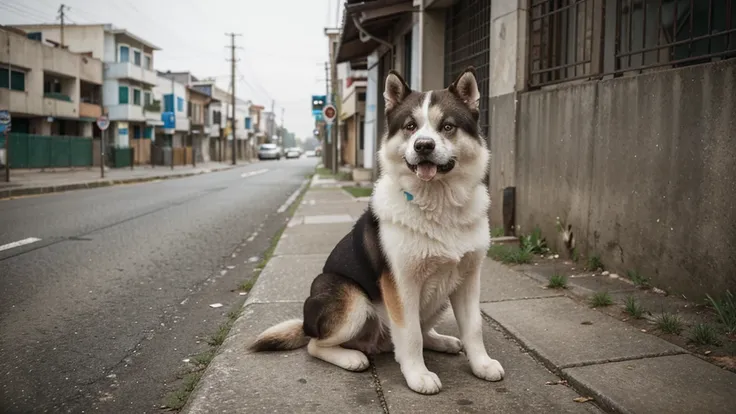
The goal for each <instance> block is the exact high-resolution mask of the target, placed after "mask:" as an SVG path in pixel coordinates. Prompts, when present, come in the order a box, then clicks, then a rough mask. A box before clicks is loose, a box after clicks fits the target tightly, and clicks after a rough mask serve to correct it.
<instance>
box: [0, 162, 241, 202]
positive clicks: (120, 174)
mask: <svg viewBox="0 0 736 414" xmlns="http://www.w3.org/2000/svg"><path fill="white" fill-rule="evenodd" d="M245 164H248V162H246V161H240V164H239V165H245ZM230 168H233V166H232V165H230V164H226V163H219V162H208V163H202V164H197V166H196V167H192V166H191V165H186V166H177V167H174V169H173V170H172V169H171V167H170V166H156V167H151V166H150V165H146V166H137V167H135V168H134V169H130V168H116V169H107V170H105V178H101V177H100V168H99V167H90V168H86V167H84V168H76V169H70V168H57V169H46V170H44V171H41V170H10V182H9V183H7V182H4V181H3V182H0V199H2V198H8V197H16V196H23V195H32V194H45V193H54V192H61V191H69V190H79V189H83V188H96V187H106V186H110V185H115V184H123V183H135V182H144V181H153V180H163V179H169V178H181V177H188V176H192V175H197V174H205V173H209V172H213V171H222V170H227V169H230ZM2 174H3V179H4V177H5V176H4V172H3V173H2Z"/></svg>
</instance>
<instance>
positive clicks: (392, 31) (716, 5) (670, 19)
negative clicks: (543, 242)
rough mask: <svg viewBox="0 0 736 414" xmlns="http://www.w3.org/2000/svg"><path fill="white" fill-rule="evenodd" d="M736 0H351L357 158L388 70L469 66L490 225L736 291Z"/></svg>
mask: <svg viewBox="0 0 736 414" xmlns="http://www.w3.org/2000/svg"><path fill="white" fill-rule="evenodd" d="M732 3H733V2H731V1H729V2H676V1H671V0H663V1H661V2H624V5H623V6H621V2H616V1H615V0H579V1H576V2H549V1H546V0H526V1H519V2H516V1H507V2H501V1H494V2H491V0H380V1H375V0H374V1H365V0H347V2H346V5H345V13H344V18H343V23H342V27H341V30H340V35H339V41H338V46H337V51H336V63H337V64H342V63H345V64H348V65H350V68H351V70H366V71H367V72H368V76H367V82H366V102H365V116H364V127H363V128H364V130H363V132H364V140H365V145H364V151H363V162H364V166H365V167H366V168H374V167H375V165H376V163H375V154H376V150H377V149H378V147H379V145H380V135H381V134H382V133H383V131H384V128H385V125H384V123H385V121H384V118H383V115H382V114H383V112H384V102H383V99H382V97H381V94H382V87H383V81H384V79H385V77H386V74H387V73H388V71H389V70H390V69H394V70H397V71H399V72H400V73H402V74H403V76H404V77H405V79H406V80H407V82H408V83H409V84H410V86H411V87H412V88H413V89H417V90H430V89H441V88H444V87H446V86H447V85H449V84H450V83H451V82H452V81H453V80H454V79H455V77H456V76H457V75H458V74H459V73H460V71H462V70H463V69H464V68H465V67H466V66H468V65H473V66H474V67H475V68H476V71H477V80H478V84H479V89H480V92H481V100H480V126H481V130H482V131H483V133H484V135H485V137H486V139H487V143H488V145H489V148H490V151H491V164H490V170H489V176H488V180H487V185H488V189H489V192H490V195H491V199H492V203H491V208H490V217H489V220H490V222H491V224H492V226H494V227H499V228H503V230H504V232H505V233H506V234H509V235H513V234H516V235H522V234H525V233H528V232H529V231H531V230H532V229H533V228H535V227H539V228H540V229H541V231H542V234H543V235H544V236H545V238H546V239H547V241H548V244H549V245H550V246H551V247H552V248H554V249H555V250H557V251H560V252H562V253H565V254H568V255H569V257H571V258H576V257H583V258H584V257H592V256H598V257H600V258H601V260H602V261H603V263H604V264H605V265H606V267H607V268H609V269H611V271H615V272H617V273H619V274H624V275H625V274H627V272H636V273H638V274H640V275H644V276H645V277H647V278H649V279H650V280H651V283H652V284H654V285H655V286H657V287H659V288H661V289H664V290H666V291H668V292H676V293H683V294H685V295H687V297H688V298H702V297H703V296H704V295H705V294H706V293H709V294H711V295H719V294H720V293H721V292H723V291H725V290H726V289H731V290H732V291H734V290H736V278H734V277H733V272H732V270H733V269H734V268H736V257H735V256H734V255H733V254H730V252H731V251H732V250H733V248H734V247H736V246H735V245H734V240H736V227H734V226H733V223H734V222H736V207H735V206H736V204H734V203H733V202H732V201H731V200H732V199H733V197H732V194H733V191H734V184H733V183H734V182H736V164H734V163H733V159H736V152H734V151H736V145H734V142H733V131H735V130H736V124H735V122H736V117H734V116H733V115H734V112H733V108H734V107H735V106H736V59H733V58H734V57H736V34H734V33H732V32H733V24H732V23H730V22H733V21H736V7H733V4H732ZM729 4H731V5H730V6H729ZM377 173H378V172H377V171H374V177H375V175H377ZM561 228H564V229H568V230H571V231H572V234H573V237H572V241H571V242H570V241H569V239H568V242H567V243H566V242H564V240H563V236H562V234H561V233H560V230H559V229H561Z"/></svg>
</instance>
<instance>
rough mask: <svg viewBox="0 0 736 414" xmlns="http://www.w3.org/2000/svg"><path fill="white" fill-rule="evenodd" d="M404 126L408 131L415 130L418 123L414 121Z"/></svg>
mask: <svg viewBox="0 0 736 414" xmlns="http://www.w3.org/2000/svg"><path fill="white" fill-rule="evenodd" d="M404 128H405V129H406V130H407V131H413V130H415V129H417V124H416V123H414V122H409V123H408V124H406V126H405V127H404Z"/></svg>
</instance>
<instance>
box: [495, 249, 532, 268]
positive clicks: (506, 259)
mask: <svg viewBox="0 0 736 414" xmlns="http://www.w3.org/2000/svg"><path fill="white" fill-rule="evenodd" d="M488 257H490V258H492V259H493V260H496V261H499V262H501V263H504V264H525V263H529V262H531V261H532V254H531V252H529V251H527V250H524V249H521V248H520V247H517V246H509V245H506V244H496V245H492V246H491V248H490V249H488Z"/></svg>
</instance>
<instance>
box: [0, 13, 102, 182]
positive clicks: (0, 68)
mask: <svg viewBox="0 0 736 414" xmlns="http://www.w3.org/2000/svg"><path fill="white" fill-rule="evenodd" d="M31 37H32V38H31ZM0 44H2V45H3V47H0V109H7V110H9V111H10V114H11V117H12V133H13V134H14V137H13V142H16V144H20V146H19V147H18V148H19V149H18V150H17V152H16V151H13V155H12V157H13V159H12V160H11V166H12V167H19V168H28V167H47V166H72V165H74V164H78V165H79V164H81V165H92V163H93V145H92V141H91V138H93V137H98V138H99V136H100V135H99V130H98V129H97V128H96V127H94V122H95V120H96V118H97V117H99V116H100V114H101V113H102V106H101V104H102V102H101V96H102V84H103V78H102V61H100V60H99V59H96V58H94V57H92V56H90V54H78V53H72V52H70V51H68V50H65V49H62V48H59V47H57V46H56V45H55V44H53V42H48V41H44V40H43V39H42V38H39V37H38V36H28V35H27V34H26V33H25V32H23V31H21V30H18V29H13V28H8V27H1V28H0ZM6 45H7V46H6ZM8 52H9V53H8ZM9 72H10V76H8V75H9ZM19 134H23V135H19ZM25 134H32V135H33V136H30V135H25ZM35 136H47V137H51V138H54V137H55V136H67V137H84V138H87V140H85V141H81V142H80V144H79V146H80V148H81V147H83V148H85V149H84V150H82V151H87V152H88V153H86V155H84V156H83V159H80V160H79V161H76V160H72V159H71V155H72V154H71V153H68V151H67V152H63V151H62V152H61V153H60V154H59V156H58V158H59V159H58V160H57V159H50V157H46V156H43V157H37V158H36V159H31V158H33V156H32V154H39V153H43V154H46V153H49V151H47V150H43V149H42V148H41V147H42V146H44V148H45V146H48V145H51V144H50V143H49V142H45V143H42V142H41V140H40V138H38V137H35ZM60 142H61V141H60ZM3 143H4V141H3ZM37 145H38V147H37ZM69 145H70V146H71V145H72V141H69ZM98 145H99V144H98ZM3 148H4V146H3ZM97 148H99V147H97ZM64 154H66V155H68V156H66V155H64ZM29 157H30V158H29ZM4 158H5V156H4V151H3V157H2V159H3V162H5V160H4ZM66 164H70V165H66Z"/></svg>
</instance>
